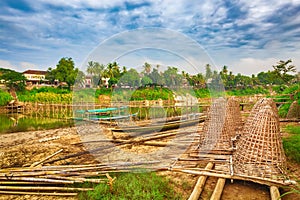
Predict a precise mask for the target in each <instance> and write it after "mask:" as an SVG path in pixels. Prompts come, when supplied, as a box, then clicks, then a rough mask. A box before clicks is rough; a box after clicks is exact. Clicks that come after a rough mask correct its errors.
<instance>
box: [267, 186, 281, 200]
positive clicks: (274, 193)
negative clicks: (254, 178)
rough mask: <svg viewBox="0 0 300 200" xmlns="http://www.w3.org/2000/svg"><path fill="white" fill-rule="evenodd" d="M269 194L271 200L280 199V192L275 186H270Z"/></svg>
mask: <svg viewBox="0 0 300 200" xmlns="http://www.w3.org/2000/svg"><path fill="white" fill-rule="evenodd" d="M270 195H271V200H281V198H280V192H279V190H278V187H276V186H271V187H270Z"/></svg>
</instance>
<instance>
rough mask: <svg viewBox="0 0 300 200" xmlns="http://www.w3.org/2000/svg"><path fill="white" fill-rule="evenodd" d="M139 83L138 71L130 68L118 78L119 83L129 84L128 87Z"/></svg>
mask: <svg viewBox="0 0 300 200" xmlns="http://www.w3.org/2000/svg"><path fill="white" fill-rule="evenodd" d="M139 83H140V76H139V73H138V72H137V71H136V70H135V69H132V68H131V69H130V70H128V72H127V73H125V74H124V75H123V76H122V77H121V79H120V84H122V85H126V86H130V87H136V86H139Z"/></svg>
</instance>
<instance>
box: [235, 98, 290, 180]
mask: <svg viewBox="0 0 300 200" xmlns="http://www.w3.org/2000/svg"><path fill="white" fill-rule="evenodd" d="M267 102H268V103H267ZM259 103H260V104H258V105H256V108H255V109H256V110H258V111H257V112H256V113H255V114H252V118H251V120H250V119H248V121H247V126H248V127H246V128H244V129H243V134H242V136H241V138H240V141H239V142H238V144H237V150H236V151H235V152H234V154H233V163H234V172H235V173H237V174H244V175H249V176H256V177H266V178H271V179H276V180H278V179H284V178H285V177H284V174H285V170H286V159H285V154H284V151H283V146H282V140H281V135H280V127H279V118H278V113H276V112H275V111H274V110H275V109H274V107H273V106H272V101H270V100H268V99H267V100H263V101H259ZM258 108H259V109H258ZM253 111H254V110H252V112H253Z"/></svg>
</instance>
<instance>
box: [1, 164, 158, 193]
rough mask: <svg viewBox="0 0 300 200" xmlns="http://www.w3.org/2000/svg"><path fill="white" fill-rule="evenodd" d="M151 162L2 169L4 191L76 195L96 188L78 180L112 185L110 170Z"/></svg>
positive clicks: (123, 170) (125, 168)
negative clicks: (82, 185) (83, 185)
mask: <svg viewBox="0 0 300 200" xmlns="http://www.w3.org/2000/svg"><path fill="white" fill-rule="evenodd" d="M149 164H153V162H152V163H142V162H140V163H114V164H89V165H57V166H42V167H23V168H9V169H1V170H0V194H29V195H54V196H76V195H77V194H78V193H77V192H82V191H91V190H93V188H84V187H80V186H77V187H76V186H75V185H74V184H75V183H86V182H87V183H97V184H99V183H103V184H109V185H111V184H113V181H114V179H113V178H111V177H110V176H109V173H112V172H132V171H137V170H139V169H140V168H139V167H142V166H144V165H149ZM95 177H96V178H95Z"/></svg>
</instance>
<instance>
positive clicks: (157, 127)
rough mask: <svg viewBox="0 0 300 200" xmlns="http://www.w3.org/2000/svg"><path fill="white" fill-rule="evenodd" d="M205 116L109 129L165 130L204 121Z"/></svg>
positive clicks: (129, 130)
mask: <svg viewBox="0 0 300 200" xmlns="http://www.w3.org/2000/svg"><path fill="white" fill-rule="evenodd" d="M205 119H206V116H201V117H199V118H197V119H186V120H177V121H171V122H167V123H162V124H153V125H149V126H126V127H118V128H113V129H111V131H113V132H142V133H145V132H153V131H166V130H171V129H177V128H182V127H186V126H192V125H195V124H197V123H200V122H204V121H205Z"/></svg>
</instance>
